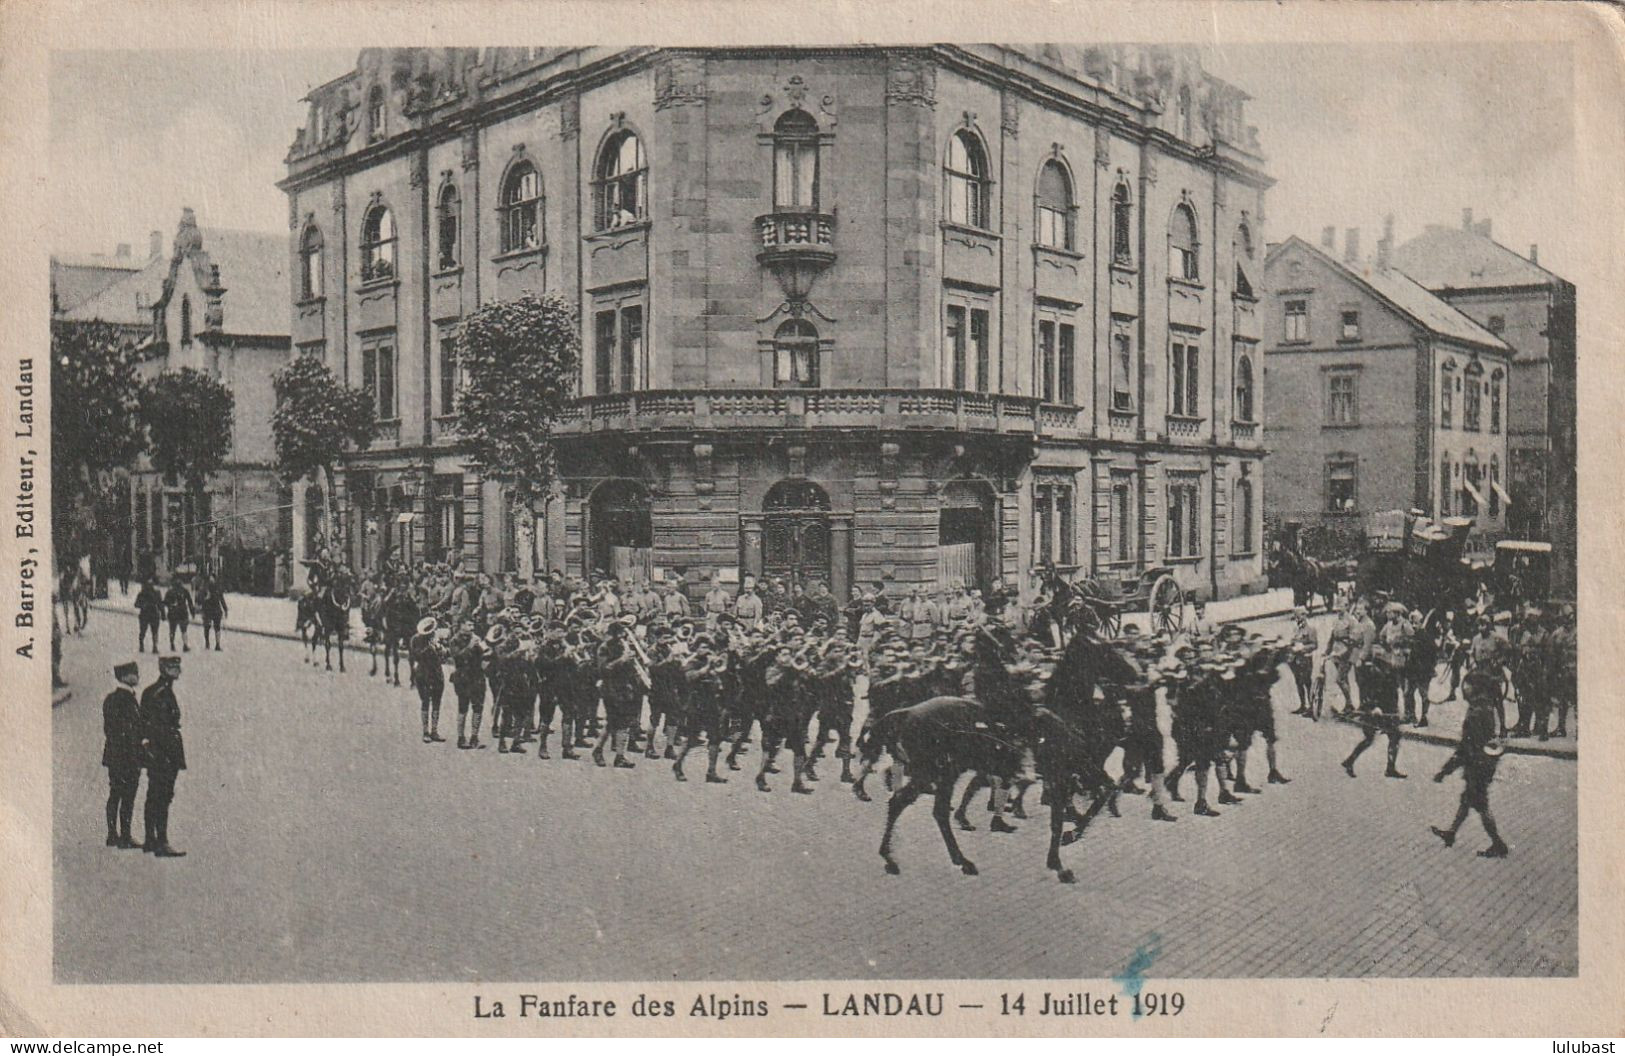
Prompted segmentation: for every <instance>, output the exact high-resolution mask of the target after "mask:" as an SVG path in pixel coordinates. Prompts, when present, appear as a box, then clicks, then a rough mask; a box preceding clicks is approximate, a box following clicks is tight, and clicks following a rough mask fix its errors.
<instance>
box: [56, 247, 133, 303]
mask: <svg viewBox="0 0 1625 1056" xmlns="http://www.w3.org/2000/svg"><path fill="white" fill-rule="evenodd" d="M144 263H145V261H141V260H135V259H134V258H132V257H127V256H126V257H117V256H114V257H109V256H105V255H103V254H89V255H84V256H72V257H70V256H57V255H55V254H53V255H52V256H51V293H52V295H53V296H54V297H55V302H54V303H55V310H56V311H58V312H65V311H67V310H69V309H70V308H73V307H76V306H77V305H80V304H83V303H84V302H85V301H87V300H89V299H90V298H92V297H94V296H96V294H98V293H100V292H101V291H103V290H105V289H107V287H109V286H111V285H113V283H115V282H118V281H119V280H121V279H127V278H129V277H130V275H131V274H133V273H134V272H137V271H139V270H141V266H142V265H143V264H144Z"/></svg>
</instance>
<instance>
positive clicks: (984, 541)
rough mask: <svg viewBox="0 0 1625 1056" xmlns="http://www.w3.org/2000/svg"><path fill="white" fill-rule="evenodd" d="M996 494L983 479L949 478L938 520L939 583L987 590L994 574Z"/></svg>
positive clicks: (949, 586)
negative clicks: (994, 500) (951, 479)
mask: <svg viewBox="0 0 1625 1056" xmlns="http://www.w3.org/2000/svg"><path fill="white" fill-rule="evenodd" d="M995 538H996V535H995V523H994V517H993V493H992V490H991V489H990V488H989V487H988V486H987V484H986V483H984V482H982V481H972V480H955V481H950V482H949V484H948V486H947V487H946V488H944V489H943V493H942V507H941V514H940V516H939V518H938V521H937V582H938V584H939V585H940V586H941V587H942V588H943V589H944V590H953V589H956V588H960V587H976V588H977V589H979V590H983V591H986V590H987V589H988V588H989V587H990V586H992V582H993V579H994V578H995V576H994V557H995V553H996V547H995V545H994V540H995Z"/></svg>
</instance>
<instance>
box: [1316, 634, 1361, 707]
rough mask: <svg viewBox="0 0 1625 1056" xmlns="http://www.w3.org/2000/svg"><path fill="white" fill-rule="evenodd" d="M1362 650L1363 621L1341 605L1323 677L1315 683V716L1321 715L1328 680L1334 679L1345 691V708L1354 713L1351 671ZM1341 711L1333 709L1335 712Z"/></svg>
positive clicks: (1323, 667) (1327, 651) (1324, 663)
mask: <svg viewBox="0 0 1625 1056" xmlns="http://www.w3.org/2000/svg"><path fill="white" fill-rule="evenodd" d="M1359 652H1360V621H1359V618H1358V617H1357V616H1356V615H1355V614H1354V613H1353V612H1351V611H1350V610H1349V609H1348V608H1340V609H1339V610H1338V612H1337V620H1336V622H1334V623H1333V624H1332V630H1331V637H1330V640H1329V644H1328V645H1327V647H1326V659H1325V660H1324V661H1323V662H1322V663H1321V665H1320V680H1319V681H1318V682H1317V683H1316V684H1315V693H1314V711H1315V714H1314V717H1315V718H1316V719H1319V718H1320V715H1321V709H1322V708H1323V707H1324V705H1325V703H1326V683H1327V681H1328V680H1331V681H1334V682H1335V684H1336V686H1337V688H1338V689H1339V690H1340V691H1342V694H1343V711H1345V712H1347V713H1349V714H1353V712H1354V693H1353V692H1352V691H1351V690H1350V689H1349V671H1350V670H1351V669H1353V668H1354V667H1355V666H1356V664H1357V662H1358V661H1357V659H1356V655H1357V654H1358V653H1359ZM1337 714H1338V712H1336V711H1334V712H1332V715H1333V716H1336V715H1337Z"/></svg>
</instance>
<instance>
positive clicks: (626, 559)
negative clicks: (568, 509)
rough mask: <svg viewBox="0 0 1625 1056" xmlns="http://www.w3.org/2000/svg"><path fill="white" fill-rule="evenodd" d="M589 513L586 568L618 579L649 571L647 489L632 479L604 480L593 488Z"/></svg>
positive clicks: (650, 547)
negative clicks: (588, 559) (588, 564)
mask: <svg viewBox="0 0 1625 1056" xmlns="http://www.w3.org/2000/svg"><path fill="white" fill-rule="evenodd" d="M588 516H589V518H590V520H589V525H588V531H589V533H590V535H591V545H590V547H589V555H588V556H589V557H590V558H591V561H592V564H591V568H590V569H589V571H599V572H604V573H606V574H609V575H613V576H615V577H616V578H617V579H621V580H627V579H636V578H639V577H643V576H647V575H649V570H650V564H651V560H652V558H653V556H654V555H653V547H654V531H653V525H652V523H651V518H650V516H649V493H648V491H646V490H645V489H644V487H643V485H641V484H639V483H637V482H636V481H631V480H610V481H605V482H604V483H603V484H601V485H600V486H599V487H598V489H597V490H596V491H594V492H593V495H592V501H591V504H590V509H589V511H588Z"/></svg>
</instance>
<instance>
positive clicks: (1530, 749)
mask: <svg viewBox="0 0 1625 1056" xmlns="http://www.w3.org/2000/svg"><path fill="white" fill-rule="evenodd" d="M1332 718H1333V719H1335V720H1336V721H1338V722H1341V723H1344V724H1345V725H1348V726H1361V725H1364V724H1363V723H1362V722H1360V720H1359V719H1351V718H1349V717H1348V716H1346V715H1334V716H1332ZM1399 735H1400V737H1402V738H1404V739H1405V740H1407V741H1421V742H1423V743H1424V744H1437V745H1441V746H1443V747H1445V748H1454V747H1455V746H1456V745H1457V744H1459V743H1461V742H1460V741H1458V740H1455V739H1452V738H1450V737H1446V736H1445V735H1444V734H1441V733H1419V732H1417V730H1416V729H1415V727H1411V728H1408V729H1407V728H1405V727H1401V728H1400V731H1399ZM1501 743H1502V744H1503V745H1504V746H1505V747H1506V753H1507V754H1508V755H1543V756H1545V757H1546V758H1548V759H1572V760H1576V761H1577V760H1578V759H1579V758H1580V752H1579V749H1577V748H1547V747H1543V746H1542V745H1541V744H1540V742H1539V741H1536V742H1535V743H1534V744H1520V743H1518V742H1517V741H1514V740H1512V739H1510V738H1502V740H1501Z"/></svg>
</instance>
